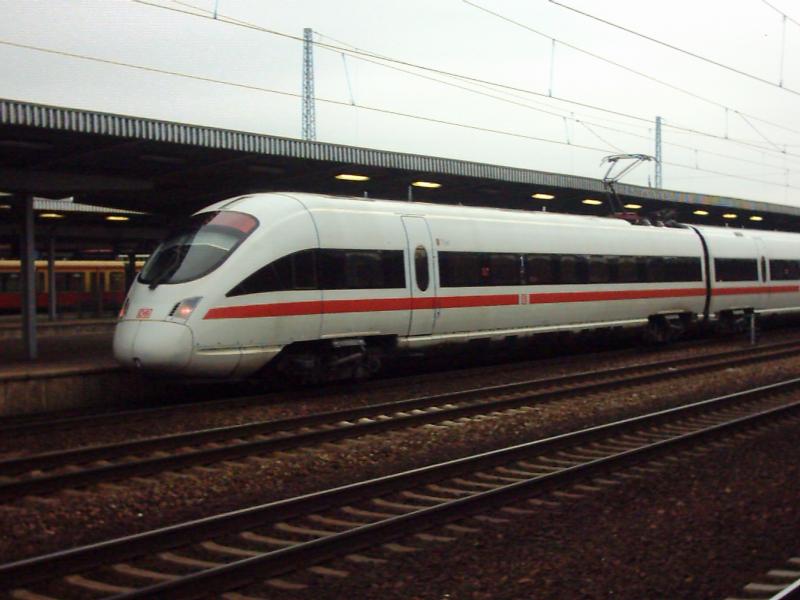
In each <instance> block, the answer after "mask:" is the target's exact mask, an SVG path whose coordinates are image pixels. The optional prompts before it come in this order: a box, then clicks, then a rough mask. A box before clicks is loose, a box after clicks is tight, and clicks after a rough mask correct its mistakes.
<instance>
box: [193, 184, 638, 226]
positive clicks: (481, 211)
mask: <svg viewBox="0 0 800 600" xmlns="http://www.w3.org/2000/svg"><path fill="white" fill-rule="evenodd" d="M275 196H284V197H289V198H293V199H295V200H296V201H297V202H299V203H300V204H302V205H303V206H304V207H305V208H306V209H307V210H310V211H314V210H337V209H338V210H358V211H374V212H376V213H391V214H397V215H408V216H411V215H415V216H426V217H455V218H471V219H476V220H481V219H491V220H509V221H511V220H519V219H520V218H522V219H524V220H526V221H532V222H539V223H542V224H544V225H553V224H558V223H563V224H572V225H575V224H578V223H583V224H586V225H594V226H602V227H630V226H631V224H630V223H629V222H627V221H625V220H623V219H617V218H612V217H596V216H588V215H567V214H563V213H548V212H535V211H528V210H514V209H506V208H487V207H475V206H461V205H445V204H431V203H427V202H401V201H397V200H382V199H377V198H361V197H343V196H328V195H324V194H310V193H305V192H270V193H263V194H251V195H246V196H239V197H237V198H231V199H228V200H225V201H222V202H217V203H216V204H212V205H211V206H208V207H206V208H204V209H203V210H201V211H198V213H202V212H206V211H210V210H225V209H228V210H244V211H247V212H250V213H252V214H253V215H255V216H256V217H258V216H259V214H260V213H261V207H264V206H265V205H264V203H265V202H269V201H270V199H271V198H274V197H275ZM298 209H301V207H300V206H299V205H298Z"/></svg>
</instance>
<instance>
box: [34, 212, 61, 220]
mask: <svg viewBox="0 0 800 600" xmlns="http://www.w3.org/2000/svg"><path fill="white" fill-rule="evenodd" d="M39 217H41V218H42V219H63V218H64V215H62V214H60V213H51V212H47V213H40V214H39Z"/></svg>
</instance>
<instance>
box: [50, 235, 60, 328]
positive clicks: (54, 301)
mask: <svg viewBox="0 0 800 600" xmlns="http://www.w3.org/2000/svg"><path fill="white" fill-rule="evenodd" d="M47 316H48V318H49V319H50V320H51V321H55V320H56V318H57V317H58V290H57V289H56V238H55V237H53V236H52V235H51V236H50V239H49V240H48V244H47Z"/></svg>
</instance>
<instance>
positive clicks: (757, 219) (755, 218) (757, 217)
mask: <svg viewBox="0 0 800 600" xmlns="http://www.w3.org/2000/svg"><path fill="white" fill-rule="evenodd" d="M750 220H751V221H763V220H764V217H759V216H758V215H753V216H752V217H750Z"/></svg>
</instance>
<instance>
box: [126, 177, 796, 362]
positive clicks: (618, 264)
mask: <svg viewBox="0 0 800 600" xmlns="http://www.w3.org/2000/svg"><path fill="white" fill-rule="evenodd" d="M192 223H193V225H191V224H190V226H189V228H188V229H187V230H186V231H184V232H178V233H176V234H175V236H173V237H172V238H171V239H170V240H167V241H166V242H165V243H164V244H162V246H160V247H159V249H158V250H157V251H156V252H155V253H154V255H153V257H152V258H151V260H150V261H149V262H148V264H147V265H146V266H145V268H144V269H143V271H142V273H141V274H140V277H139V279H138V280H137V281H136V282H135V283H134V285H133V287H132V288H131V290H130V292H129V294H128V299H127V301H126V304H125V307H124V308H123V312H124V314H122V315H121V317H120V321H119V323H118V325H117V328H116V332H115V336H114V353H115V355H116V357H117V359H118V360H119V361H120V362H121V363H122V364H123V365H127V366H131V367H136V368H141V369H144V370H151V371H162V372H169V373H174V374H182V375H197V376H213V377H245V376H248V375H252V374H254V373H256V372H258V371H259V370H261V369H262V368H263V367H264V366H265V365H266V364H267V363H269V362H270V361H271V360H273V359H274V358H276V357H279V356H280V357H282V358H285V357H287V356H291V357H292V358H293V360H294V361H295V366H298V365H305V366H316V367H318V366H319V365H320V364H321V362H323V363H324V362H325V361H327V363H328V364H327V367H332V366H338V365H347V364H351V363H353V364H356V363H359V361H362V360H363V359H364V357H366V356H368V355H369V354H370V350H371V349H375V348H380V351H381V352H382V353H384V354H385V353H387V352H395V351H402V350H404V349H417V348H430V347H434V346H437V345H439V344H444V343H451V342H468V341H472V340H480V339H492V340H503V339H506V338H513V337H522V336H529V335H533V334H536V333H542V332H553V331H561V330H565V331H566V330H584V329H592V328H604V327H629V326H653V325H654V324H658V323H662V321H663V322H665V323H666V322H668V320H670V319H680V320H681V321H682V322H686V321H688V320H692V319H695V318H697V317H702V318H719V317H721V316H722V317H724V316H730V315H737V314H742V313H746V312H750V311H754V312H759V313H760V312H765V313H766V312H778V311H787V310H798V309H800V293H798V281H799V280H800V266H799V265H798V261H797V260H796V259H795V258H793V257H798V256H800V236H797V235H794V234H789V233H772V232H762V231H743V230H734V229H721V228H706V227H697V228H688V227H686V228H672V227H644V226H634V225H631V224H629V223H628V222H626V221H623V220H619V219H611V218H596V217H582V216H570V215H558V214H552V213H538V212H525V211H511V210H500V209H489V208H469V207H461V206H444V205H430V204H422V203H405V202H393V201H380V200H367V199H347V198H337V197H327V196H320V195H314V194H305V193H269V194H257V195H251V196H244V197H240V198H234V199H232V200H226V201H224V202H219V203H217V204H215V205H212V206H209V207H207V208H205V209H203V210H201V211H199V212H198V213H196V214H195V215H194V216H193V217H192ZM770 266H771V267H773V269H772V270H773V271H776V272H775V273H772V277H771V276H770V268H769V267H770ZM777 270H779V271H780V273H778V272H777ZM709 271H710V272H709ZM720 279H722V281H720Z"/></svg>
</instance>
